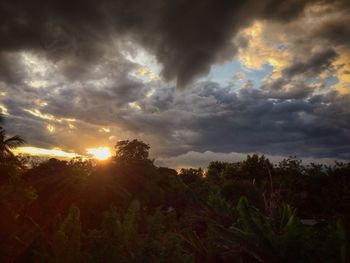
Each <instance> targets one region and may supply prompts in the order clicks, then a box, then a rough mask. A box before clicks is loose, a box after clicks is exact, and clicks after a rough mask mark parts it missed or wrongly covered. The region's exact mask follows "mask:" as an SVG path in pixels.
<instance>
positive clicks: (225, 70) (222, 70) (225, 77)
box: [199, 59, 273, 88]
mask: <svg viewBox="0 0 350 263" xmlns="http://www.w3.org/2000/svg"><path fill="white" fill-rule="evenodd" d="M272 70H273V67H271V66H270V65H267V64H264V65H263V66H262V69H259V70H256V69H248V68H246V67H245V66H244V65H242V64H241V63H240V62H239V61H238V60H237V59H233V60H232V61H231V62H227V63H224V64H217V65H213V66H212V67H211V70H210V72H209V74H208V75H207V76H206V77H203V78H201V79H199V80H200V81H214V82H218V83H219V84H221V85H223V86H227V85H232V84H234V86H235V87H237V88H238V87H240V86H241V85H242V84H244V83H246V82H247V81H248V80H250V81H251V82H252V83H253V85H254V87H260V86H261V84H262V80H263V79H264V78H265V77H266V76H267V75H268V74H270V73H271V72H272Z"/></svg>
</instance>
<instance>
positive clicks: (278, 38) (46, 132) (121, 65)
mask: <svg viewBox="0 0 350 263" xmlns="http://www.w3.org/2000/svg"><path fill="white" fill-rule="evenodd" d="M349 93H350V2H349V1H347V0H332V1H330V0H329V1H328V0H322V1H318V0H309V1H306V0H286V1H278V0H246V1H243V0H240V1H238V0H237V1H233V0H228V1H224V0H192V1H187V0H172V1H166V0H139V1H130V0H114V1H113V0H100V1H95V0H84V1H82V0H70V1H65V0H51V1H49V0H46V1H45V0H32V1H23V0H2V1H1V2H0V108H1V111H2V113H3V114H4V115H5V117H6V122H5V123H4V127H5V128H6V130H7V131H8V132H9V133H12V134H20V135H22V136H23V137H24V138H25V139H26V141H27V144H26V147H32V148H29V149H31V150H32V151H33V150H34V149H37V151H44V149H46V150H47V151H48V152H49V153H50V150H51V153H52V154H53V155H55V154H56V155H59V154H61V155H68V156H73V155H74V154H82V155H85V154H87V151H89V150H87V149H90V151H91V148H98V147H109V148H110V149H111V150H112V149H113V146H114V144H115V143H116V141H118V140H123V139H133V138H138V139H141V140H143V141H144V142H147V143H149V144H150V145H151V146H152V151H151V153H152V156H153V157H154V158H156V159H157V160H158V163H159V164H161V165H169V166H172V167H178V166H182V165H194V166H199V165H201V166H205V165H206V164H207V162H208V161H210V160H215V159H220V160H226V161H228V160H237V159H240V158H242V156H245V154H247V153H255V152H257V153H264V154H266V155H269V156H272V158H274V157H276V158H277V157H281V156H282V157H283V156H286V157H288V156H297V157H299V158H303V159H318V160H333V159H338V160H341V159H343V160H348V159H350V94H349ZM39 148H40V149H39ZM27 149H28V148H27ZM52 149H55V151H52ZM58 149H59V150H58Z"/></svg>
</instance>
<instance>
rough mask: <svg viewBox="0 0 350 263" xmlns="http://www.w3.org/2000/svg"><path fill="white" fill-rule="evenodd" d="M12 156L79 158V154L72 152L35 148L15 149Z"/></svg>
mask: <svg viewBox="0 0 350 263" xmlns="http://www.w3.org/2000/svg"><path fill="white" fill-rule="evenodd" d="M13 153H14V154H29V155H34V156H35V155H37V156H50V157H60V158H75V157H80V155H79V154H76V153H73V152H65V151H63V150H61V149H59V148H54V149H44V148H37V147H32V146H28V147H17V148H16V149H14V150H13Z"/></svg>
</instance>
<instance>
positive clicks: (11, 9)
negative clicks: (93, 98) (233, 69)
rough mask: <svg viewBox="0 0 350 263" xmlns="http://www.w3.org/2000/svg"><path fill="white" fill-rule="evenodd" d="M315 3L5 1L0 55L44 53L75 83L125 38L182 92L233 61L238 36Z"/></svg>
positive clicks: (0, 19) (271, 0)
mask: <svg viewBox="0 0 350 263" xmlns="http://www.w3.org/2000/svg"><path fill="white" fill-rule="evenodd" d="M310 2H318V1H316V0H314V1H313V0H309V1H301V0H289V1H276V0H264V1H261V0H259V1H258V0H249V1H232V0H227V1H225V0H204V1H203V0H201V1H200V0H195V1H185V0H176V1H165V0H151V1H149V0H147V1H146V0H141V1H126V0H118V1H111V0H102V1H92V0H90V1H86V0H85V1H82V0H71V1H65V0H55V1H44V0H34V1H21V0H11V1H9V0H4V1H1V3H0V25H1V26H0V38H1V42H0V52H2V51H18V50H41V51H45V52H46V53H47V55H48V56H49V57H50V58H51V59H53V60H55V61H60V60H63V61H64V63H62V69H63V71H64V72H65V73H66V75H67V76H68V77H70V78H71V79H75V78H78V77H79V76H80V74H81V73H82V72H84V71H85V69H86V65H89V64H93V63H95V62H96V61H98V60H99V59H101V57H103V54H104V52H105V45H106V44H107V43H111V42H113V39H115V38H118V39H120V38H122V37H127V38H129V39H131V40H133V41H136V42H137V43H139V44H141V45H142V46H143V47H144V48H146V49H147V50H149V51H151V53H153V54H155V56H156V58H157V60H158V61H159V62H160V63H161V64H162V65H163V70H162V76H163V77H164V78H165V79H166V80H176V81H177V84H178V86H179V87H184V86H186V85H187V84H188V83H189V82H191V80H193V78H195V77H196V76H199V75H203V74H206V73H208V72H209V70H210V66H211V65H212V64H213V63H216V62H222V61H224V60H228V59H230V58H232V56H233V55H234V54H235V52H236V47H235V45H234V44H233V42H232V38H233V36H234V35H235V34H236V33H237V32H238V31H239V30H240V29H242V28H243V27H245V26H248V25H249V24H250V23H251V22H252V21H253V20H254V19H261V18H262V19H274V20H278V21H289V20H291V19H293V18H295V17H296V16H298V15H300V14H301V12H302V11H303V9H304V7H305V6H306V5H307V4H308V3H310ZM115 52H116V53H117V52H118V51H117V50H115ZM6 70H9V69H6ZM0 73H3V74H2V75H3V76H4V75H8V73H6V71H3V72H0Z"/></svg>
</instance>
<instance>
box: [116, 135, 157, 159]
mask: <svg viewBox="0 0 350 263" xmlns="http://www.w3.org/2000/svg"><path fill="white" fill-rule="evenodd" d="M115 148H116V159H117V160H118V161H123V162H126V163H130V162H131V163H134V162H149V161H150V160H149V159H148V156H149V153H148V151H149V149H150V146H149V145H148V144H146V143H144V142H142V141H139V140H137V139H134V140H132V141H129V140H125V141H119V142H117V144H116V145H115Z"/></svg>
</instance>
